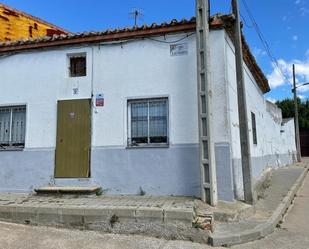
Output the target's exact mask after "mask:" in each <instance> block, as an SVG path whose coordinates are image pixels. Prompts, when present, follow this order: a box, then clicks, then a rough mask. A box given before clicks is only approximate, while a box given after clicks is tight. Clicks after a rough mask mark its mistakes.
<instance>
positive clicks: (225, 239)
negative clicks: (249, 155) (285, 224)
mask: <svg viewBox="0 0 309 249" xmlns="http://www.w3.org/2000/svg"><path fill="white" fill-rule="evenodd" d="M305 165H306V163H302V164H297V166H295V165H294V166H290V167H287V168H282V169H278V170H276V171H274V172H273V175H272V178H271V181H270V183H269V187H268V188H266V189H265V190H264V191H265V192H264V193H263V198H261V199H259V200H258V201H257V203H256V205H255V213H254V214H253V215H251V216H249V217H247V218H245V219H241V220H239V221H236V222H215V228H214V232H213V233H212V234H210V238H209V242H210V244H211V245H213V246H231V245H235V244H242V243H247V242H250V241H253V240H257V239H260V238H263V237H265V236H267V235H268V234H270V233H272V232H273V231H274V229H275V227H276V226H277V225H278V224H279V223H280V221H281V220H282V218H283V216H284V214H285V213H286V211H287V209H288V208H289V206H290V205H291V203H292V201H293V199H294V197H295V195H296V193H297V190H298V189H299V187H300V186H301V184H302V182H303V180H304V179H305V177H306V175H307V173H308V168H304V167H305Z"/></svg>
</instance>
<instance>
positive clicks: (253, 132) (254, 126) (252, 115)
mask: <svg viewBox="0 0 309 249" xmlns="http://www.w3.org/2000/svg"><path fill="white" fill-rule="evenodd" d="M251 121H252V137H253V144H257V133H256V120H255V114H254V113H253V112H251Z"/></svg>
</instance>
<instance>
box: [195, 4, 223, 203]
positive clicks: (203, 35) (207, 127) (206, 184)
mask: <svg viewBox="0 0 309 249" xmlns="http://www.w3.org/2000/svg"><path fill="white" fill-rule="evenodd" d="M196 48H197V51H196V52H197V53H196V54H197V83H198V86H197V89H198V90H197V91H198V92H197V96H198V121H199V122H198V123H199V147H200V172H201V197H202V200H203V201H204V202H206V203H208V204H210V205H213V206H214V205H216V204H217V198H218V197H217V176H216V162H215V152H214V144H213V140H212V129H211V127H212V123H213V122H212V99H211V96H212V90H211V84H210V76H209V74H210V72H209V67H210V63H209V59H210V49H209V0H196Z"/></svg>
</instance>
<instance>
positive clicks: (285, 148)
mask: <svg viewBox="0 0 309 249" xmlns="http://www.w3.org/2000/svg"><path fill="white" fill-rule="evenodd" d="M225 52H226V69H225V70H226V72H227V75H228V76H227V86H228V91H227V93H228V95H227V99H228V104H227V109H228V116H229V117H228V119H229V120H230V124H229V125H230V128H229V130H230V131H231V137H230V138H231V144H232V146H231V147H232V157H233V175H234V187H235V193H236V195H237V196H240V197H241V196H242V189H243V186H242V170H241V163H240V158H241V151H240V137H239V120H238V107H237V106H238V104H237V82H236V68H235V53H234V45H233V43H232V42H231V40H230V38H229V37H228V35H227V34H225ZM244 78H245V85H246V100H247V111H248V113H247V115H248V127H249V135H250V141H251V142H250V147H251V156H252V174H253V177H254V180H255V181H257V180H258V179H259V178H260V176H261V174H262V173H263V171H265V170H266V169H268V168H276V167H279V166H284V165H287V164H290V163H293V160H294V159H295V152H296V147H295V135H294V125H293V123H294V122H293V120H291V121H290V122H288V123H287V124H285V126H283V127H282V114H281V110H280V109H279V108H277V107H275V106H273V104H271V103H269V102H268V101H267V100H266V99H265V98H264V96H263V93H262V91H261V90H260V88H259V87H258V85H257V83H256V82H255V80H254V78H253V76H252V74H251V72H250V71H249V69H248V67H247V66H246V65H244ZM270 107H271V108H270ZM251 112H253V113H254V114H255V117H256V126H257V145H254V144H253V138H252V121H251ZM283 131H284V132H283Z"/></svg>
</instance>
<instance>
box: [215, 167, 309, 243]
mask: <svg viewBox="0 0 309 249" xmlns="http://www.w3.org/2000/svg"><path fill="white" fill-rule="evenodd" d="M308 170H309V169H308V166H306V167H305V168H304V171H303V172H302V174H301V175H300V176H299V177H298V179H297V180H296V182H295V183H294V185H293V186H292V188H291V189H290V190H289V192H288V193H287V195H286V196H285V197H284V198H283V200H282V201H281V203H280V204H279V206H278V207H277V208H276V209H275V211H274V212H273V214H272V215H271V217H270V218H269V219H268V220H267V221H265V222H264V223H263V224H260V225H257V226H256V227H255V228H253V229H250V230H246V231H244V232H241V233H238V234H232V235H224V236H216V235H214V234H210V236H209V243H210V244H211V245H212V246H231V245H237V244H244V243H248V242H250V241H254V240H257V239H261V238H263V237H265V236H267V235H269V234H270V233H272V232H273V231H274V229H275V228H276V226H277V225H278V223H279V222H280V220H282V218H283V217H284V215H285V213H286V211H287V210H288V208H289V206H290V205H291V203H292V201H293V199H294V198H295V195H296V193H297V191H298V190H299V188H300V186H301V185H302V183H303V181H304V179H305V177H306V175H307V173H308Z"/></svg>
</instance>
